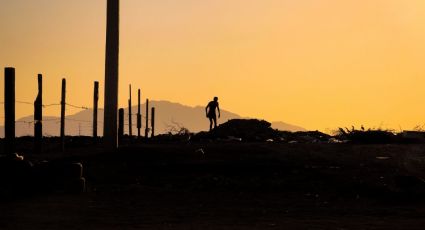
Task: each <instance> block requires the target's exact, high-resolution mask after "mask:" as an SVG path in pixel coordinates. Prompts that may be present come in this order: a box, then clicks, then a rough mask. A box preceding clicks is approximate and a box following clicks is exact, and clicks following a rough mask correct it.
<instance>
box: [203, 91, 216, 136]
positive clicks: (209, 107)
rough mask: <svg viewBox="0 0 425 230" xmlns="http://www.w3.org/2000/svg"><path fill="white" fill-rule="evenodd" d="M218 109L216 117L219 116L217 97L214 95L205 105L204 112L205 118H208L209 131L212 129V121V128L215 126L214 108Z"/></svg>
mask: <svg viewBox="0 0 425 230" xmlns="http://www.w3.org/2000/svg"><path fill="white" fill-rule="evenodd" d="M216 109H217V110H218V118H220V107H219V106H218V97H214V100H213V101H210V102H209V103H208V105H207V107H205V113H206V114H207V118H208V119H210V131H211V130H212V125H213V122H214V128H216V127H217V115H216V114H215V110H216Z"/></svg>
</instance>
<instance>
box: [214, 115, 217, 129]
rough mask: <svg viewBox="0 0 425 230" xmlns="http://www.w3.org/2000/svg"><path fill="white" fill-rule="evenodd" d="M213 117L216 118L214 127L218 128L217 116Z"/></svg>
mask: <svg viewBox="0 0 425 230" xmlns="http://www.w3.org/2000/svg"><path fill="white" fill-rule="evenodd" d="M213 119H214V129H215V128H217V117H216V116H214V118H213Z"/></svg>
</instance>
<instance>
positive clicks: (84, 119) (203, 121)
mask: <svg viewBox="0 0 425 230" xmlns="http://www.w3.org/2000/svg"><path fill="white" fill-rule="evenodd" d="M149 106H150V107H152V106H153V107H155V110H156V111H155V113H156V114H155V126H156V127H155V133H156V134H161V133H168V132H170V131H173V130H176V129H179V128H181V127H184V128H187V129H189V131H191V132H200V131H206V130H208V128H209V121H208V119H207V118H206V117H205V107H202V106H196V107H190V106H186V105H182V104H179V103H173V102H169V101H150V102H149ZM145 110H146V105H145V104H142V105H141V111H142V116H143V119H142V120H143V121H142V131H141V133H142V135H144V133H145V131H144V129H145ZM124 113H125V116H124V123H125V128H124V130H125V133H126V134H128V108H126V109H125V111H124ZM149 113H150V109H149ZM132 114H137V106H133V107H132ZM149 116H150V114H149ZM92 118H93V110H92V109H87V110H83V111H80V112H78V113H76V114H73V115H68V116H66V120H65V134H66V135H69V136H78V135H83V136H91V135H92ZM236 118H239V119H241V118H242V117H241V116H239V115H238V114H235V113H232V112H229V111H226V110H221V118H220V119H219V120H218V123H219V124H221V123H224V122H226V121H228V120H230V119H236ZM136 119H137V118H136V115H133V116H132V127H133V128H132V133H133V135H137V127H136V124H137V120H136ZM43 120H44V121H43V135H44V136H59V129H60V118H59V117H52V116H45V117H43ZM271 123H272V127H273V128H275V129H279V130H288V131H305V129H304V128H302V127H299V126H296V125H291V124H287V123H285V122H281V121H278V122H271ZM149 126H150V122H149ZM33 134H34V123H33V116H27V117H23V118H20V119H19V120H17V121H16V136H32V135H33ZM98 134H99V135H102V134H103V109H99V111H98ZM0 137H4V127H3V126H0Z"/></svg>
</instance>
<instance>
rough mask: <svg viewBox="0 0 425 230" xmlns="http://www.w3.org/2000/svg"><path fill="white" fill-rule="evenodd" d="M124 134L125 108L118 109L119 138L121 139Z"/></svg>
mask: <svg viewBox="0 0 425 230" xmlns="http://www.w3.org/2000/svg"><path fill="white" fill-rule="evenodd" d="M123 136H124V109H119V110H118V139H119V140H120V141H121V140H122V138H123Z"/></svg>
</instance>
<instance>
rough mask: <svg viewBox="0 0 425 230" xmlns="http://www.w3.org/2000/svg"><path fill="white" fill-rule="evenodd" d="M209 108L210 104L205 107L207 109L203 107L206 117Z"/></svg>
mask: <svg viewBox="0 0 425 230" xmlns="http://www.w3.org/2000/svg"><path fill="white" fill-rule="evenodd" d="M209 106H210V104H208V105H207V107H205V116H207V117H208V107H209Z"/></svg>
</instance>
